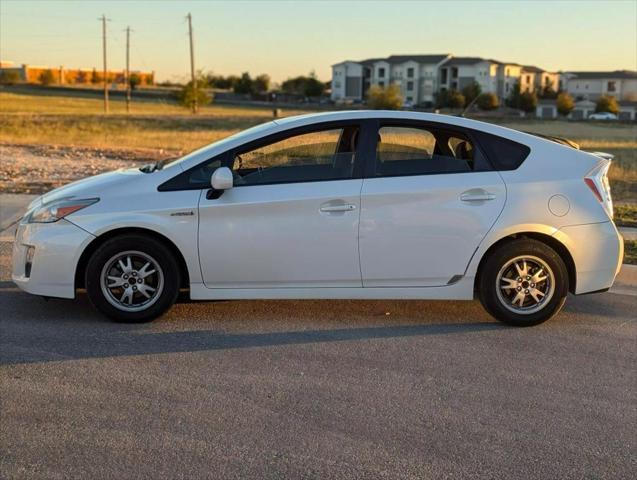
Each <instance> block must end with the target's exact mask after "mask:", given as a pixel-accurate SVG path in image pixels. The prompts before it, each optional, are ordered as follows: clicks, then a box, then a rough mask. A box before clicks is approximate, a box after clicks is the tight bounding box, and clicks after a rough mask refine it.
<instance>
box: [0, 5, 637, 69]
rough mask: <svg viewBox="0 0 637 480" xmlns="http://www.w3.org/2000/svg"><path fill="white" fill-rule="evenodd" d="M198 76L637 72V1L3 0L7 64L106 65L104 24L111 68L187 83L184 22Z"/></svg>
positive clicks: (0, 31)
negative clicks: (339, 71) (413, 70)
mask: <svg viewBox="0 0 637 480" xmlns="http://www.w3.org/2000/svg"><path fill="white" fill-rule="evenodd" d="M189 12H190V13H192V18H193V29H194V41H195V48H194V49H195V64H196V69H197V70H203V71H205V72H209V71H212V72H214V73H216V74H222V75H228V74H240V73H242V72H245V71H247V72H249V73H250V74H251V75H258V74H260V73H267V74H269V75H270V76H271V77H272V79H273V80H274V81H277V82H280V81H282V80H285V79H286V78H289V77H291V76H296V75H306V74H308V73H310V72H312V71H314V72H316V74H317V75H318V77H319V78H320V79H322V80H329V79H330V77H331V69H330V66H331V65H332V64H334V63H338V62H340V61H342V60H359V59H365V58H370V57H383V56H388V55H391V54H428V53H434V54H435V53H452V54H454V55H456V56H481V57H487V58H495V59H497V60H501V61H512V62H516V63H521V64H525V65H526V64H528V65H536V66H539V67H542V68H544V69H547V70H564V71H567V70H573V71H577V70H618V69H629V70H637V0H593V1H582V0H572V1H550V0H534V1H522V0H519V1H518V0H473V1H472V0H462V1H460V0H448V1H434V0H431V1H429V0H411V1H402V0H394V1H390V0H375V1H370V0H367V1H363V0H360V1H336V0H307V1H303V0H296V1H271V0H253V1H240V0H239V1H203V0H200V1H176V0H163V1H162V0H155V1H125V0H111V1H89V0H85V1H73V0H41V1H30V0H1V1H0V59H1V60H3V61H13V62H15V63H16V64H22V63H27V64H32V65H47V66H48V65H50V66H58V65H64V66H65V67H68V68H73V67H86V68H92V67H97V68H101V62H102V43H101V41H102V32H101V24H100V22H99V21H98V17H100V16H101V15H102V14H105V15H106V16H107V17H108V18H109V19H110V21H109V22H108V42H107V48H108V63H109V69H122V68H124V65H125V33H124V29H125V28H126V27H127V26H130V27H131V28H132V30H133V31H132V34H131V69H133V70H135V69H139V70H154V71H155V72H156V74H157V79H158V80H159V81H162V80H183V79H185V78H187V77H188V75H189V71H190V70H189V69H190V59H189V50H188V36H187V32H188V30H187V28H188V27H187V23H186V19H185V17H186V15H187V14H188V13H189Z"/></svg>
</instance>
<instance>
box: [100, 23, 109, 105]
mask: <svg viewBox="0 0 637 480" xmlns="http://www.w3.org/2000/svg"><path fill="white" fill-rule="evenodd" d="M101 20H102V52H103V55H104V113H108V78H107V76H108V70H107V68H106V15H103V14H102V17H101Z"/></svg>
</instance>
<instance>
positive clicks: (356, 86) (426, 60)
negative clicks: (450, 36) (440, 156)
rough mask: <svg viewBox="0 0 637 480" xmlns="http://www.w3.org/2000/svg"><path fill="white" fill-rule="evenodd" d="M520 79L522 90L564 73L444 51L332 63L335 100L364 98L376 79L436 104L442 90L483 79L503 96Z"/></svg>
mask: <svg viewBox="0 0 637 480" xmlns="http://www.w3.org/2000/svg"><path fill="white" fill-rule="evenodd" d="M517 82H521V84H522V82H524V84H523V85H521V87H522V88H521V89H522V91H525V90H529V91H531V90H534V89H538V88H541V86H542V85H547V84H549V83H550V84H551V85H554V87H553V88H554V89H555V90H557V87H558V82H559V74H558V73H551V72H546V71H545V70H542V69H540V68H537V67H527V66H523V65H520V64H517V63H512V62H501V61H498V60H493V59H485V58H481V57H454V56H452V55H451V54H438V55H392V56H390V57H387V58H372V59H367V60H362V61H358V62H357V61H351V60H348V61H345V62H341V63H337V64H335V65H332V100H334V101H337V102H338V101H344V102H358V101H362V100H363V99H364V98H365V92H366V91H367V89H368V88H369V87H370V86H371V85H379V86H387V85H390V84H395V85H398V86H399V87H400V91H401V94H402V96H403V98H404V99H405V101H406V102H408V103H411V104H414V105H425V106H430V105H432V104H433V103H434V102H435V96H436V94H437V93H438V92H439V91H442V90H462V89H463V88H464V87H466V86H468V85H472V84H473V83H477V84H478V85H480V89H481V90H482V91H483V92H493V93H495V94H496V95H497V96H498V97H499V98H500V100H501V101H503V100H504V99H505V98H506V97H507V96H509V94H510V93H511V91H512V90H513V87H514V85H515V84H516V83H517Z"/></svg>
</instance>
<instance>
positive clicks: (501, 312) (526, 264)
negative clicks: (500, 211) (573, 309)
mask: <svg viewBox="0 0 637 480" xmlns="http://www.w3.org/2000/svg"><path fill="white" fill-rule="evenodd" d="M567 293H568V272H567V270H566V266H565V265H564V261H563V260H562V259H561V258H560V256H559V255H558V254H557V252H556V251H555V250H553V249H552V248H551V247H549V246H548V245H546V244H544V243H542V242H540V241H538V240H534V239H530V238H521V239H517V240H513V241H511V242H508V243H505V244H504V245H502V246H501V247H500V248H498V249H497V250H496V251H495V252H493V253H492V254H491V255H490V256H489V257H488V258H487V259H486V261H485V264H484V265H483V268H482V269H481V272H480V282H479V296H480V301H481V302H482V305H483V306H484V308H485V309H486V310H487V311H488V312H489V313H490V314H491V315H493V316H494V317H495V318H497V319H498V320H500V321H502V322H505V323H508V324H510V325H515V326H521V327H527V326H531V325H537V324H539V323H542V322H545V321H546V320H548V319H550V318H551V317H553V316H554V315H556V314H557V313H558V312H559V311H560V310H561V308H562V306H563V305H564V301H565V299H566V295H567Z"/></svg>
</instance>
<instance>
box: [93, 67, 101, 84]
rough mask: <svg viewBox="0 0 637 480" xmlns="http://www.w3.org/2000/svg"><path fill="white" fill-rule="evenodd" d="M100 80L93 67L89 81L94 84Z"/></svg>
mask: <svg viewBox="0 0 637 480" xmlns="http://www.w3.org/2000/svg"><path fill="white" fill-rule="evenodd" d="M99 82H100V76H99V74H98V73H97V70H95V69H93V72H92V73H91V83H92V84H93V85H95V84H96V83H99Z"/></svg>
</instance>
